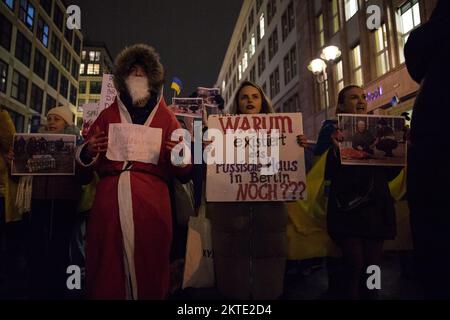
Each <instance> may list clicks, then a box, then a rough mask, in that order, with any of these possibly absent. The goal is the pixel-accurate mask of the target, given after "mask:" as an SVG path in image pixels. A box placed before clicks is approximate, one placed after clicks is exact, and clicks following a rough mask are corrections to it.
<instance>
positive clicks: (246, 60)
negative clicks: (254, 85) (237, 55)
mask: <svg viewBox="0 0 450 320" xmlns="http://www.w3.org/2000/svg"><path fill="white" fill-rule="evenodd" d="M247 67H248V53H247V50H245V52H244V57H243V58H242V73H244V72H245V70H247Z"/></svg>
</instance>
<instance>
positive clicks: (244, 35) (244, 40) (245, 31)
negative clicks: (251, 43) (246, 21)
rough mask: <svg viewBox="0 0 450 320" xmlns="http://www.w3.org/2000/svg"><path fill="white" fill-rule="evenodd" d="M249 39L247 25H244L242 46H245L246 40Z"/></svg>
mask: <svg viewBox="0 0 450 320" xmlns="http://www.w3.org/2000/svg"><path fill="white" fill-rule="evenodd" d="M246 41H247V26H245V27H244V30H243V31H242V41H241V43H242V46H245V42H246Z"/></svg>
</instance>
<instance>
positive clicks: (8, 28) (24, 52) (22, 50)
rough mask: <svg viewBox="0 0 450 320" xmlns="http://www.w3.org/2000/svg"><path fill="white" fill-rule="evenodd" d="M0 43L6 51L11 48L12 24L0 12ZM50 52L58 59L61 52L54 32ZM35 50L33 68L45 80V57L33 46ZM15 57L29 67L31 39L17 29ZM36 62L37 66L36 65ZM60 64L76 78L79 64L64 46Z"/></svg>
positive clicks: (59, 41) (59, 42) (59, 43)
mask: <svg viewBox="0 0 450 320" xmlns="http://www.w3.org/2000/svg"><path fill="white" fill-rule="evenodd" d="M0 27H1V33H0V45H1V46H2V47H4V48H5V49H6V50H8V51H12V50H11V40H12V39H11V38H12V29H13V27H12V24H11V22H10V21H9V20H8V19H7V18H6V17H5V16H3V15H2V14H0ZM50 51H51V52H52V54H53V55H54V56H55V57H56V58H57V60H58V61H60V53H61V40H59V39H58V38H57V37H56V35H55V34H53V35H52V42H51V50H50ZM34 52H35V66H34V69H35V71H36V68H37V69H38V72H37V74H38V75H39V76H40V77H41V78H42V79H43V80H45V65H46V62H47V59H46V58H45V56H44V54H43V53H42V52H41V51H40V50H39V49H38V48H37V47H35V48H34ZM14 55H15V57H16V58H17V59H18V60H19V61H21V62H22V63H23V64H24V65H25V66H27V67H28V68H30V65H31V61H32V43H31V41H30V40H29V39H28V38H27V37H26V36H25V35H24V34H23V33H22V32H20V31H19V30H17V33H16V46H15V48H14ZM36 62H37V66H36ZM61 64H62V65H63V66H64V68H65V69H66V70H67V71H68V72H70V73H71V74H72V76H73V77H74V79H78V73H79V70H78V68H79V65H78V62H77V61H76V60H75V57H72V56H71V54H70V52H69V50H68V49H67V48H66V47H65V46H64V48H63V49H62V59H61Z"/></svg>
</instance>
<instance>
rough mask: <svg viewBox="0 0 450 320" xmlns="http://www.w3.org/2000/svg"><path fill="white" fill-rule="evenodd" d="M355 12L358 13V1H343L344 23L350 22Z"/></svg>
mask: <svg viewBox="0 0 450 320" xmlns="http://www.w3.org/2000/svg"><path fill="white" fill-rule="evenodd" d="M356 12H358V0H345V21H348V20H350V18H351V17H353V16H354V15H355V13H356Z"/></svg>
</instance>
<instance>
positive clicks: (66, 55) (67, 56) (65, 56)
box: [62, 47, 71, 71]
mask: <svg viewBox="0 0 450 320" xmlns="http://www.w3.org/2000/svg"><path fill="white" fill-rule="evenodd" d="M70 60H71V59H70V54H69V50H67V48H66V47H64V48H63V54H62V65H63V66H64V68H65V69H66V70H67V71H70Z"/></svg>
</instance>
